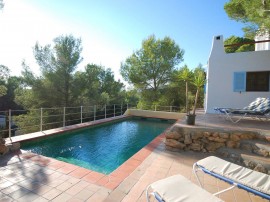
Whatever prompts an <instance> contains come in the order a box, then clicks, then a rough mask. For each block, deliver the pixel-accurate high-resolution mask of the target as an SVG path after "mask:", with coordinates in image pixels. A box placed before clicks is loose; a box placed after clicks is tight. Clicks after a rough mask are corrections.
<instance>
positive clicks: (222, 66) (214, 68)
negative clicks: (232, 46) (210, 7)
mask: <svg viewBox="0 0 270 202" xmlns="http://www.w3.org/2000/svg"><path fill="white" fill-rule="evenodd" d="M219 37H220V39H219V40H218V39H217V37H214V39H213V45H212V50H211V53H210V57H209V61H208V67H207V86H206V97H205V106H206V113H215V111H214V107H231V108H243V107H244V106H246V105H248V104H249V103H250V102H251V101H253V100H254V99H255V98H257V97H270V92H241V93H239V92H233V73H234V72H241V71H245V72H246V71H270V50H267V51H252V52H241V53H228V54H226V53H225V51H224V44H223V37H222V36H219Z"/></svg>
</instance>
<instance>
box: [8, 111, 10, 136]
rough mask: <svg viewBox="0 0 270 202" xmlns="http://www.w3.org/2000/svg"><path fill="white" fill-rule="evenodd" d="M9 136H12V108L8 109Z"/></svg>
mask: <svg viewBox="0 0 270 202" xmlns="http://www.w3.org/2000/svg"><path fill="white" fill-rule="evenodd" d="M8 136H9V138H10V137H11V109H9V110H8Z"/></svg>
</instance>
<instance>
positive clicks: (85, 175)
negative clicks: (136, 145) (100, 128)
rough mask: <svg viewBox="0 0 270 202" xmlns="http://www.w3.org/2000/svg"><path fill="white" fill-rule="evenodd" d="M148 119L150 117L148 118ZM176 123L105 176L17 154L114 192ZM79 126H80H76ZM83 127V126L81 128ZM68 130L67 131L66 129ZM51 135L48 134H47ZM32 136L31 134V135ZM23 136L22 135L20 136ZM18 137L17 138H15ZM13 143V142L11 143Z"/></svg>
mask: <svg viewBox="0 0 270 202" xmlns="http://www.w3.org/2000/svg"><path fill="white" fill-rule="evenodd" d="M127 117H132V116H121V117H113V118H108V119H105V120H104V119H102V120H98V121H95V122H94V123H92V122H91V123H87V124H85V123H84V124H77V125H76V126H77V127H74V126H71V127H69V126H67V127H65V128H58V129H57V130H56V129H52V130H48V131H46V133H43V135H40V134H36V133H34V135H32V136H30V138H28V139H26V138H21V140H20V141H19V138H18V139H15V140H16V142H21V141H26V140H33V139H37V138H41V137H45V136H49V135H53V134H57V133H62V132H66V131H70V130H76V129H79V128H83V127H88V126H91V125H98V124H101V123H106V122H110V121H113V120H119V119H123V118H127ZM148 118H150V117H148ZM176 123H177V120H175V123H173V124H172V125H171V126H169V127H168V128H167V129H166V130H165V131H164V132H163V133H161V134H160V135H158V136H157V137H155V138H154V139H153V140H152V141H151V142H150V143H149V144H147V145H146V146H144V147H143V148H142V149H140V150H139V151H138V152H137V153H135V154H134V155H133V156H131V157H130V158H129V159H128V160H126V161H125V162H124V163H123V164H122V165H120V166H119V167H118V168H117V169H115V170H114V171H113V172H111V173H110V174H108V175H106V174H103V173H99V172H96V171H93V170H89V169H86V168H83V167H79V166H76V165H73V164H69V163H66V162H63V161H59V160H56V159H53V158H50V157H45V156H42V155H39V154H35V153H31V152H27V151H24V150H21V153H20V154H19V155H20V157H22V158H24V159H28V160H31V161H33V162H34V163H37V164H38V165H40V166H44V167H47V168H49V169H52V170H55V171H58V172H60V173H63V174H66V175H69V176H71V177H75V178H77V179H80V180H85V181H87V182H90V183H93V184H96V185H99V186H103V187H106V188H108V189H111V190H114V189H115V188H116V187H118V186H119V185H120V184H121V183H122V182H123V181H124V180H125V179H126V178H127V177H128V176H129V175H130V174H131V173H132V172H133V171H134V170H135V169H136V168H137V167H138V166H139V165H140V164H141V163H142V162H143V161H144V160H145V159H146V158H147V157H148V156H149V155H150V154H151V153H152V152H153V151H154V149H156V148H157V147H158V146H159V145H160V143H161V142H162V140H163V139H164V138H165V133H166V131H167V130H169V129H170V128H171V127H172V126H173V125H174V124H176ZM78 125H80V126H78ZM82 125H83V126H82ZM67 128H68V129H67ZM50 131H51V132H53V133H49V132H50ZM32 134H33V133H32ZM22 136H24V135H22ZM17 137H19V136H17ZM12 142H15V141H12Z"/></svg>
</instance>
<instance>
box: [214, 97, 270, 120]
mask: <svg viewBox="0 0 270 202" xmlns="http://www.w3.org/2000/svg"><path fill="white" fill-rule="evenodd" d="M214 110H215V111H218V112H219V113H222V114H225V115H226V119H227V120H230V121H231V122H233V123H237V122H239V121H240V120H242V119H243V118H244V117H251V118H257V119H260V120H264V119H266V120H268V119H269V116H268V115H269V113H270V99H269V98H257V99H256V100H255V101H253V102H252V103H250V104H249V105H248V106H247V107H244V108H243V109H232V108H215V109H214Z"/></svg>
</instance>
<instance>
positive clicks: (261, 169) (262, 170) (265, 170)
mask: <svg viewBox="0 0 270 202" xmlns="http://www.w3.org/2000/svg"><path fill="white" fill-rule="evenodd" d="M254 170H255V171H258V172H261V173H266V174H267V173H268V171H267V169H266V168H265V167H264V166H263V165H262V164H257V166H256V167H255V168H254Z"/></svg>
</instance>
